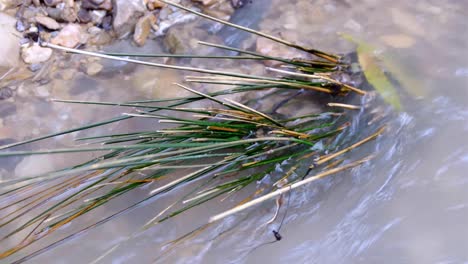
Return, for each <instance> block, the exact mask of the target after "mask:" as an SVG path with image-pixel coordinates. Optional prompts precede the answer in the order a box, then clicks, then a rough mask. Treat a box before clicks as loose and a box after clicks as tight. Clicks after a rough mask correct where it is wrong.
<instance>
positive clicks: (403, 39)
mask: <svg viewBox="0 0 468 264" xmlns="http://www.w3.org/2000/svg"><path fill="white" fill-rule="evenodd" d="M380 40H382V41H383V42H384V43H385V44H387V45H388V46H390V47H393V48H397V49H404V48H409V47H411V46H413V45H414V43H415V42H416V41H415V40H414V38H412V37H410V36H408V35H405V34H393V35H385V36H381V37H380Z"/></svg>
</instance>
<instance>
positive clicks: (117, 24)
mask: <svg viewBox="0 0 468 264" xmlns="http://www.w3.org/2000/svg"><path fill="white" fill-rule="evenodd" d="M145 11H146V6H145V3H144V2H143V0H113V14H114V20H113V22H112V24H113V27H114V31H115V33H117V35H118V36H119V37H125V36H127V35H128V34H130V33H131V32H132V31H133V29H134V28H135V24H136V23H137V21H138V19H139V18H140V17H142V16H143V15H144V13H145Z"/></svg>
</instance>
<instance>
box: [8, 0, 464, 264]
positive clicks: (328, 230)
mask: <svg viewBox="0 0 468 264" xmlns="http://www.w3.org/2000/svg"><path fill="white" fill-rule="evenodd" d="M253 1H254V2H256V1H258V2H256V3H254V7H255V8H259V9H254V10H253V11H252V10H249V8H252V7H250V6H249V5H247V6H246V7H245V10H242V9H240V10H239V11H238V12H239V14H238V17H237V18H236V17H235V18H234V19H238V21H235V22H242V21H244V22H242V23H247V25H249V26H255V24H257V25H258V27H259V28H260V29H261V30H262V31H265V32H269V33H275V34H278V33H280V34H281V36H283V37H284V38H286V39H290V40H292V41H297V42H300V43H305V44H307V45H310V46H314V47H316V48H319V49H323V50H328V51H334V52H335V51H338V52H340V53H343V54H345V53H349V52H351V51H353V48H354V46H353V44H352V43H349V42H347V41H345V40H343V39H342V38H341V37H340V36H338V35H337V32H347V33H349V34H351V35H353V36H354V37H355V38H357V39H359V40H362V41H366V42H368V43H370V44H372V45H373V46H374V47H375V54H376V55H377V56H388V57H391V58H393V61H394V62H395V64H394V65H396V68H397V69H398V70H399V72H400V74H399V75H398V76H394V77H395V78H397V79H398V78H400V84H401V87H399V89H400V93H401V94H402V98H401V100H402V104H403V110H402V111H401V112H394V111H393V110H392V109H391V107H390V106H388V105H382V106H381V110H382V112H384V113H385V117H384V120H385V121H386V122H387V123H388V126H389V127H390V131H391V133H389V134H386V135H385V136H382V137H379V139H378V140H377V141H376V142H373V144H371V145H369V146H367V147H365V148H362V149H358V150H355V151H353V152H351V153H350V154H349V155H348V158H351V157H361V156H362V155H365V154H363V153H368V152H369V151H374V152H376V153H378V154H379V155H378V157H377V158H376V159H375V160H374V161H373V162H371V163H370V164H367V165H365V166H363V167H360V168H358V169H353V170H352V171H350V172H347V173H341V174H339V175H336V176H334V177H330V178H327V179H325V180H323V181H320V182H319V183H317V184H312V185H308V186H306V187H303V188H301V189H299V190H297V191H294V192H292V194H291V197H290V201H289V202H288V204H289V207H288V211H287V214H286V217H285V219H284V223H283V226H282V228H281V234H282V236H283V239H282V240H281V241H279V242H276V243H271V244H265V243H266V242H270V241H272V240H274V237H273V236H272V234H271V228H273V227H275V228H276V227H277V226H278V225H279V223H278V222H279V221H276V222H275V224H274V225H272V226H270V227H265V226H262V224H263V223H265V222H267V221H268V220H269V219H270V218H271V217H272V215H273V214H274V211H275V206H274V201H271V202H267V203H264V204H262V205H260V206H258V208H256V209H255V210H252V211H250V212H247V213H245V214H240V215H237V216H236V217H231V218H228V219H226V220H225V221H223V222H221V223H219V225H217V226H216V227H213V228H210V229H208V230H207V231H206V232H204V233H203V234H201V235H199V236H197V237H195V238H193V239H189V240H188V241H186V242H184V243H182V244H181V245H179V246H178V247H177V248H176V249H175V250H172V251H170V253H169V254H166V255H164V256H163V257H159V258H157V257H158V256H160V248H161V246H162V245H163V244H164V243H166V242H168V241H170V240H172V239H175V238H177V237H178V235H180V234H182V233H184V232H187V231H190V228H191V227H194V226H198V225H200V224H202V223H204V221H206V219H208V217H209V216H211V215H212V214H214V213H215V212H219V211H221V210H225V209H226V208H229V206H224V205H223V204H213V203H210V204H208V205H206V206H205V205H204V206H201V207H200V208H198V209H195V210H194V211H191V212H189V213H187V214H184V215H183V216H181V217H180V218H177V219H174V220H171V221H168V222H167V223H164V224H162V225H158V226H155V227H153V228H151V229H150V230H148V231H147V232H145V233H143V234H140V235H138V236H136V237H134V238H132V239H130V240H128V241H127V242H125V243H124V244H123V246H121V247H120V248H119V249H118V250H116V251H114V252H113V253H112V254H110V255H108V256H106V257H105V258H104V259H102V260H101V262H100V263H150V262H153V261H155V260H157V261H158V262H161V263H258V262H262V263H468V228H467V227H466V224H467V223H468V192H467V188H468V176H467V174H465V173H466V172H467V171H468V137H467V134H468V49H467V48H468V38H467V36H468V27H466V16H467V13H466V12H467V11H466V10H468V3H467V2H465V1H449V0H439V1H435V0H434V1H431V0H416V1H403V0H392V1H389V0H359V1H350V0H334V1H333V0H328V1H327V0H315V1H310V0H294V1H280V0H271V1H266V0H265V1H264V0H253ZM259 3H261V4H259ZM242 12H244V15H242ZM259 14H264V15H263V18H262V19H258V15H259ZM249 21H253V22H252V23H251V24H249V23H248V22H249ZM226 34H227V33H225V32H222V33H220V35H221V36H224V35H226ZM228 35H229V36H231V35H232V34H228ZM224 37H226V36H224ZM236 38H238V39H240V40H238V39H236ZM236 38H234V39H232V37H231V39H229V43H230V44H231V45H239V46H241V45H242V43H244V42H248V41H249V39H248V37H246V36H244V35H241V34H240V35H238V36H237V35H236ZM119 45H121V46H119ZM160 46H161V44H160V43H158V42H151V43H150V44H148V45H147V46H146V47H145V48H143V49H145V50H141V49H136V48H134V47H131V46H130V45H128V44H126V43H125V42H122V43H121V44H116V45H114V46H113V47H107V48H108V50H119V51H121V50H122V49H125V51H130V49H133V51H135V52H144V51H146V52H148V51H151V52H158V51H159V50H161V47H160ZM75 59H76V60H77V61H78V62H77V63H78V64H79V60H80V59H83V58H79V57H77V58H75ZM192 63H194V62H192ZM207 66H212V65H207ZM226 67H233V66H232V65H227V66H226ZM106 69H107V70H106V72H105V73H102V74H100V75H98V76H96V77H88V76H86V75H85V74H83V73H77V72H72V73H70V72H68V71H75V70H73V69H72V70H67V71H66V70H64V69H61V70H60V71H59V72H58V73H57V74H58V75H57V79H53V80H51V82H49V83H47V84H45V86H46V88H40V87H37V84H27V83H26V84H24V86H23V87H19V88H17V89H18V90H17V93H18V94H19V96H18V97H17V98H18V99H16V101H15V102H14V103H13V104H14V105H15V107H14V108H15V111H14V112H12V113H10V114H9V115H8V116H7V117H4V118H3V123H4V126H3V127H2V128H1V129H2V130H1V132H2V133H3V136H4V137H8V138H13V139H16V140H21V139H23V138H25V137H28V136H30V135H31V133H33V134H34V135H39V134H44V133H49V132H52V131H58V130H63V129H65V128H69V127H71V126H76V125H82V124H84V123H87V122H89V121H96V120H102V119H105V118H106V117H110V116H113V115H116V114H117V113H120V112H122V111H123V110H122V109H113V110H111V109H110V108H103V107H89V106H79V105H68V104H51V103H49V102H48V101H47V100H48V99H50V98H61V99H80V100H81V99H83V100H101V101H119V100H122V98H124V100H134V99H146V98H155V97H169V96H174V95H176V94H178V91H177V90H175V89H174V90H172V89H164V88H166V87H167V86H168V85H170V84H171V83H173V82H174V81H180V80H181V79H182V75H180V74H179V73H176V72H172V71H161V70H158V69H147V68H143V67H135V66H132V65H117V64H115V63H110V64H109V65H108V67H106ZM401 72H403V75H402V74H401ZM66 74H71V75H72V76H73V77H71V78H70V79H68V77H66V78H64V77H63V76H64V75H66ZM390 74H391V73H390ZM28 85H29V86H28ZM34 85H36V86H34ZM21 89H23V90H24V91H23V90H21ZM64 89H67V90H66V91H64ZM28 93H31V94H30V95H28ZM32 95H36V96H32ZM32 98H34V99H32ZM37 98H39V99H37ZM9 104H10V102H9ZM12 107H13V106H10V108H12ZM10 108H8V109H10ZM5 109H6V108H5ZM0 110H1V109H0ZM1 111H3V110H1ZM5 111H7V110H5ZM96 111H99V117H98V116H97V115H96ZM10 112H11V111H10ZM33 114H34V115H33ZM36 115H40V116H41V118H37V117H36ZM362 115H366V114H365V113H363V114H362ZM362 115H359V114H358V117H356V119H358V118H359V120H368V119H366V116H362ZM361 122H364V121H361ZM360 125H363V124H360ZM150 127H152V124H148V123H145V122H137V121H132V122H127V123H125V124H120V125H111V126H109V128H108V129H110V130H117V129H118V131H123V130H126V129H127V130H132V129H136V128H138V129H142V128H150ZM92 133H96V134H102V133H103V131H102V130H99V131H94V132H89V133H88V134H87V135H93V134H92ZM356 133H357V132H356ZM74 137H76V135H72V136H67V137H65V138H61V139H60V140H61V142H62V143H63V142H71V140H72V139H73V138H74ZM62 143H61V144H62ZM55 144H57V143H54V142H50V141H48V142H47V143H44V144H36V145H33V146H32V147H34V148H36V147H45V146H47V147H53V146H54V145H55ZM67 157H68V156H67ZM67 157H60V158H57V157H55V158H51V157H46V156H41V158H40V159H39V161H38V159H37V157H35V160H33V159H32V158H26V159H25V160H23V161H22V162H21V163H19V164H20V166H18V167H17V168H16V170H15V172H16V174H18V175H17V176H25V175H28V173H31V171H33V172H39V171H42V170H51V169H57V168H59V167H61V166H63V165H64V164H68V161H67V159H68V158H67ZM79 158H82V157H77V159H79ZM28 162H29V163H28ZM31 166H32V167H31ZM31 168H34V169H33V170H32V169H31ZM3 175H4V177H6V175H7V172H3ZM147 191H148V189H143V190H141V193H135V192H133V193H132V194H131V195H127V196H125V197H123V198H125V199H127V200H129V201H130V200H134V199H138V198H142V197H144V196H145V195H146V193H147ZM119 200H121V199H119ZM172 201H173V197H169V196H167V197H163V198H161V199H159V200H157V201H153V202H152V203H147V204H146V205H145V206H143V207H139V208H137V209H135V210H133V211H132V212H131V213H128V214H125V215H123V216H121V217H119V218H117V219H114V220H112V221H111V222H109V223H107V224H105V225H103V226H100V227H98V228H97V229H95V230H93V232H90V233H87V234H84V235H83V236H80V237H78V238H76V239H74V240H72V241H71V242H69V243H66V244H64V245H61V246H59V247H57V248H55V249H53V250H51V251H49V252H47V253H46V254H43V255H40V256H39V257H37V258H35V259H34V260H32V261H31V263H89V262H91V261H92V260H94V259H96V257H97V256H99V255H100V254H102V252H104V251H106V250H108V249H109V248H111V247H112V246H114V245H115V244H116V243H118V242H120V241H124V240H126V238H127V237H128V236H129V235H130V234H132V233H133V232H135V231H136V230H137V229H138V227H140V226H141V225H143V224H144V223H146V222H147V221H148V220H149V219H151V218H152V217H154V215H155V214H156V213H155V212H158V210H161V209H163V208H165V207H166V206H165V205H167V204H169V203H170V202H172ZM117 202H118V201H117ZM116 204H117V203H112V204H110V205H109V208H108V210H109V211H110V210H116V209H117V208H118V207H117V205H116ZM281 213H284V208H283V210H282V211H281ZM281 216H282V214H281ZM87 217H90V216H87ZM85 218H86V217H85ZM90 221H91V220H90ZM226 230H227V231H226ZM219 233H223V235H221V236H219V237H217V234H219ZM156 258H157V259H156Z"/></svg>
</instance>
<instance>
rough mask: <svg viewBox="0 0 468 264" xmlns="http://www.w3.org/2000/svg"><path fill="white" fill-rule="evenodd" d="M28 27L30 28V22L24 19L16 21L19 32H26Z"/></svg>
mask: <svg viewBox="0 0 468 264" xmlns="http://www.w3.org/2000/svg"><path fill="white" fill-rule="evenodd" d="M28 28H29V24H27V23H24V21H23V20H21V19H18V21H16V30H18V31H19V32H24V31H26V29H28Z"/></svg>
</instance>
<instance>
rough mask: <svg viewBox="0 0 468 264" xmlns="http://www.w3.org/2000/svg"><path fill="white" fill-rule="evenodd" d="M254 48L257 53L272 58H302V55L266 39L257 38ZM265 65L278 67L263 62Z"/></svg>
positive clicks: (271, 62) (273, 63)
mask: <svg viewBox="0 0 468 264" xmlns="http://www.w3.org/2000/svg"><path fill="white" fill-rule="evenodd" d="M256 46H257V52H258V53H261V54H266V55H269V56H273V57H280V58H288V59H293V58H300V57H304V56H303V54H301V53H300V52H298V51H297V50H295V49H291V48H288V47H287V46H285V45H282V44H279V43H277V42H274V41H272V40H269V39H266V38H258V39H257V44H256ZM265 64H266V65H268V66H276V65H278V62H275V61H265Z"/></svg>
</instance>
